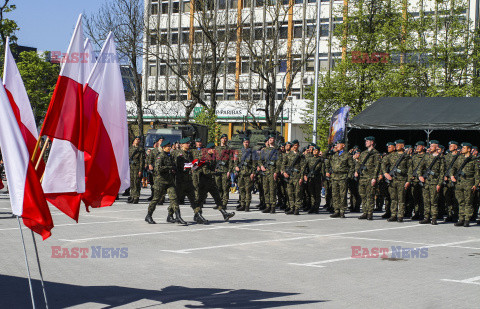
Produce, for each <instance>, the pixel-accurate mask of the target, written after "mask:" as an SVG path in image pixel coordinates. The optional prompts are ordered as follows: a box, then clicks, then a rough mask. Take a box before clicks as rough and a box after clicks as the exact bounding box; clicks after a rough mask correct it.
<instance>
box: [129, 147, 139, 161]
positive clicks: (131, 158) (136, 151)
mask: <svg viewBox="0 0 480 309" xmlns="http://www.w3.org/2000/svg"><path fill="white" fill-rule="evenodd" d="M139 152H140V147H137V149H135V151H134V152H133V153H132V155H131V156H130V158H129V159H128V162H130V163H132V160H133V157H135V155H136V154H137V153H139Z"/></svg>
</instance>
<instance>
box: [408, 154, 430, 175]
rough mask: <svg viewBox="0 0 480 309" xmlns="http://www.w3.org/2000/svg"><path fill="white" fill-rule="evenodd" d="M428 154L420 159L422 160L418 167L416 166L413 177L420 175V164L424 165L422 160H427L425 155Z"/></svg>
mask: <svg viewBox="0 0 480 309" xmlns="http://www.w3.org/2000/svg"><path fill="white" fill-rule="evenodd" d="M426 156H427V154H424V155H423V157H422V160H420V162H419V163H418V165H417V167H416V168H415V170H414V171H413V174H412V176H413V178H417V176H418V169H419V168H420V165H422V162H423V160H425V157H426Z"/></svg>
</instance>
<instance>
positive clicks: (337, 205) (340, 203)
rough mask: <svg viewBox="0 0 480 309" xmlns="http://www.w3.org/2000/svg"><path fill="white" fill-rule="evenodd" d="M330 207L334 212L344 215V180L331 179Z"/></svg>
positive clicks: (345, 194)
mask: <svg viewBox="0 0 480 309" xmlns="http://www.w3.org/2000/svg"><path fill="white" fill-rule="evenodd" d="M331 183H332V206H333V209H334V210H335V212H339V213H340V214H344V213H345V210H347V189H348V184H347V180H346V179H341V180H337V179H332V180H331Z"/></svg>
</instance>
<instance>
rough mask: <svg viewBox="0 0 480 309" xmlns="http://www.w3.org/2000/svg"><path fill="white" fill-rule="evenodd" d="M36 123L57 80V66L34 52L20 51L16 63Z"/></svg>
mask: <svg viewBox="0 0 480 309" xmlns="http://www.w3.org/2000/svg"><path fill="white" fill-rule="evenodd" d="M17 66H18V70H19V71H20V75H21V76H22V79H23V82H24V84H25V89H26V90H27V94H28V97H29V99H30V104H31V105H32V109H33V114H34V115H35V120H36V121H37V124H40V121H41V120H42V119H43V117H44V116H45V113H46V112H47V109H48V105H49V104H50V98H51V97H52V94H53V90H54V89H55V84H56V82H57V78H58V73H59V66H58V65H56V64H51V63H50V62H47V61H45V59H44V58H42V57H40V56H39V55H38V54H37V53H36V52H22V53H20V59H19V61H18V63H17Z"/></svg>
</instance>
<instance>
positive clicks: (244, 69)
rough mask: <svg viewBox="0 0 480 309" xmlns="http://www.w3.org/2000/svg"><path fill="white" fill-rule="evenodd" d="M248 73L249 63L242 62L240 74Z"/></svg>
mask: <svg viewBox="0 0 480 309" xmlns="http://www.w3.org/2000/svg"><path fill="white" fill-rule="evenodd" d="M248 72H250V62H248V60H247V61H245V62H242V73H243V74H247V73H248Z"/></svg>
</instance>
